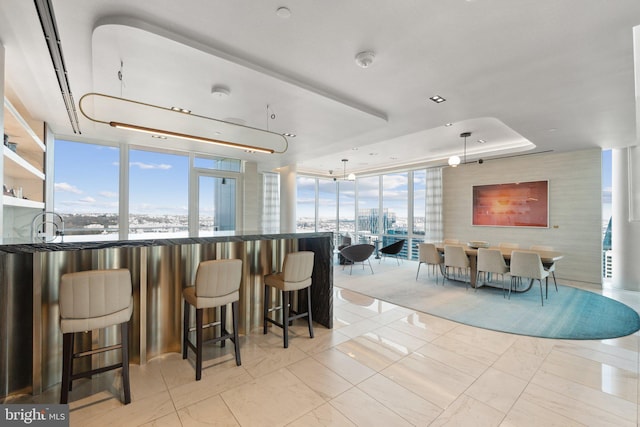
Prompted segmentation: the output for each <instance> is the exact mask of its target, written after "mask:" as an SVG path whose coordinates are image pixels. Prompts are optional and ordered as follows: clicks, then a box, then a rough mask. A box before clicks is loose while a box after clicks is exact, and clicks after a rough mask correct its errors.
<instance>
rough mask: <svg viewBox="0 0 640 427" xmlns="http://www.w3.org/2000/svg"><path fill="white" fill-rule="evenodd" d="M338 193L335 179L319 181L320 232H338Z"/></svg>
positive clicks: (318, 208) (318, 210) (318, 228)
mask: <svg viewBox="0 0 640 427" xmlns="http://www.w3.org/2000/svg"><path fill="white" fill-rule="evenodd" d="M336 208H337V193H336V183H335V181H334V180H333V179H321V178H320V179H318V203H317V212H318V215H317V217H318V227H317V230H318V231H333V232H336V231H338V227H337V225H338V224H337V222H338V221H337V216H336Z"/></svg>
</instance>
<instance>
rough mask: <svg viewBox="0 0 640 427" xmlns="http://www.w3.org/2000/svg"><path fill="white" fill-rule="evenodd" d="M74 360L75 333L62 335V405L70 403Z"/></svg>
mask: <svg viewBox="0 0 640 427" xmlns="http://www.w3.org/2000/svg"><path fill="white" fill-rule="evenodd" d="M72 358H73V332H70V333H67V334H63V335H62V387H61V389H60V404H65V403H68V401H69V386H70V383H71V360H72Z"/></svg>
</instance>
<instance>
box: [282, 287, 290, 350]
mask: <svg viewBox="0 0 640 427" xmlns="http://www.w3.org/2000/svg"><path fill="white" fill-rule="evenodd" d="M282 328H283V329H284V331H283V336H284V348H289V292H287V291H282Z"/></svg>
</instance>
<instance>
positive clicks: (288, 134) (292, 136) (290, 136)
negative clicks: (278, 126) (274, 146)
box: [282, 132, 296, 138]
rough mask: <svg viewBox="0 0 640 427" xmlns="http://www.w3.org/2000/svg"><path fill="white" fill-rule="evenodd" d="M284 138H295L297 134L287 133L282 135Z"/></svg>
mask: <svg viewBox="0 0 640 427" xmlns="http://www.w3.org/2000/svg"><path fill="white" fill-rule="evenodd" d="M282 136H288V137H289V138H295V137H296V134H295V133H287V132H285V133H283V134H282Z"/></svg>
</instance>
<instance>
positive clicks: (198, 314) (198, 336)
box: [196, 308, 204, 381]
mask: <svg viewBox="0 0 640 427" xmlns="http://www.w3.org/2000/svg"><path fill="white" fill-rule="evenodd" d="M203 311H204V309H203V308H197V309H196V381H200V378H202V316H203Z"/></svg>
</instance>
